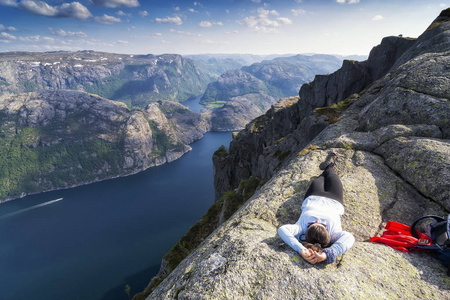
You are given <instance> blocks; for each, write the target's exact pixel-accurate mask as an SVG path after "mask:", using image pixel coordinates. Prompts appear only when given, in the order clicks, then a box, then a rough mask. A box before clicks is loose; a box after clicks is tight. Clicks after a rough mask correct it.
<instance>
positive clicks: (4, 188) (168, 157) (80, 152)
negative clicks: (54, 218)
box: [0, 90, 209, 201]
mask: <svg viewBox="0 0 450 300" xmlns="http://www.w3.org/2000/svg"><path fill="white" fill-rule="evenodd" d="M208 130H209V125H208V123H207V122H206V121H205V120H204V119H203V117H202V116H200V115H199V114H196V113H193V112H191V111H190V110H189V109H188V108H187V107H185V106H183V105H181V104H179V103H175V102H169V101H159V102H155V103H152V104H149V105H148V106H147V107H146V108H145V109H143V110H130V109H128V108H127V107H126V105H125V104H123V103H120V102H115V101H111V100H106V99H104V98H101V97H99V96H95V95H90V94H86V93H83V92H77V91H68V90H56V91H43V92H40V93H28V94H21V95H16V96H7V97H3V98H1V99H0V137H1V138H0V170H2V171H1V172H0V201H2V200H6V199H13V198H17V197H19V196H24V195H26V194H29V193H37V192H42V191H47V190H53V189H58V188H67V187H72V186H76V185H80V184H84V183H89V182H93V181H98V180H104V179H107V178H112V177H118V176H124V175H129V174H133V173H136V172H139V171H142V170H145V169H147V168H149V167H151V166H156V165H160V164H163V163H165V162H170V161H173V160H175V159H177V158H179V157H180V156H181V155H183V154H184V153H186V152H187V151H189V150H190V149H191V148H190V146H189V145H188V144H190V143H192V142H193V141H195V140H197V139H199V138H201V137H202V136H203V134H204V133H205V132H206V131H208Z"/></svg>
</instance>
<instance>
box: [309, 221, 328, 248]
mask: <svg viewBox="0 0 450 300" xmlns="http://www.w3.org/2000/svg"><path fill="white" fill-rule="evenodd" d="M305 240H306V242H308V243H311V244H314V245H315V244H319V245H320V247H322V248H326V247H327V246H328V244H330V240H331V237H330V234H329V233H328V230H327V228H326V227H325V226H323V225H322V224H312V225H311V226H309V228H308V230H306V233H305Z"/></svg>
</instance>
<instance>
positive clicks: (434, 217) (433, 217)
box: [411, 215, 445, 238]
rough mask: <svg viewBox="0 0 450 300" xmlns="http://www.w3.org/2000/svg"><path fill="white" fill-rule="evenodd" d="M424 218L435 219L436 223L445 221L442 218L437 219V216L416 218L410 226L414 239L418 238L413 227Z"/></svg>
mask: <svg viewBox="0 0 450 300" xmlns="http://www.w3.org/2000/svg"><path fill="white" fill-rule="evenodd" d="M426 218H432V219H435V220H436V221H438V222H439V221H445V219H444V218H443V217H439V216H434V215H428V216H423V217H421V218H418V219H417V220H415V221H414V223H413V224H412V225H411V234H412V236H413V237H415V238H419V236H418V235H417V233H416V230H415V227H416V225H417V223H419V221H422V220H423V219H426Z"/></svg>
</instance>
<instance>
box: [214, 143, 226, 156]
mask: <svg viewBox="0 0 450 300" xmlns="http://www.w3.org/2000/svg"><path fill="white" fill-rule="evenodd" d="M227 155H228V151H227V148H226V147H225V146H224V145H222V146H220V147H219V149H217V150H216V152H214V155H213V156H218V157H227Z"/></svg>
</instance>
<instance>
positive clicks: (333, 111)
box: [315, 98, 359, 124]
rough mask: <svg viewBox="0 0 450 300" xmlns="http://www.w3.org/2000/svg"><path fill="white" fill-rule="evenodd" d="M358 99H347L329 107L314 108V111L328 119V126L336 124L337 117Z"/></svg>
mask: <svg viewBox="0 0 450 300" xmlns="http://www.w3.org/2000/svg"><path fill="white" fill-rule="evenodd" d="M358 99H359V98H347V99H345V100H343V101H341V102H338V103H335V104H333V105H331V106H330V107H319V108H316V109H315V111H316V112H317V113H318V114H319V115H325V116H327V117H328V121H329V122H330V124H333V123H336V122H337V121H339V116H340V115H341V114H342V113H343V112H344V111H345V110H346V109H347V108H348V107H349V106H350V105H351V104H352V103H353V102H355V101H357V100H358Z"/></svg>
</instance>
